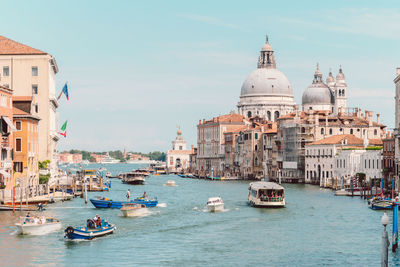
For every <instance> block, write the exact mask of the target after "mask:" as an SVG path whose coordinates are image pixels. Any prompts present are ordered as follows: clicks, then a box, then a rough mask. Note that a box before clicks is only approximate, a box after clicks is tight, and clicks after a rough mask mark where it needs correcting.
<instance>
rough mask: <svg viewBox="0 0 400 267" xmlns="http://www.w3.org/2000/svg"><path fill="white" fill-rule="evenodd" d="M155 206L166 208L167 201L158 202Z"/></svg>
mask: <svg viewBox="0 0 400 267" xmlns="http://www.w3.org/2000/svg"><path fill="white" fill-rule="evenodd" d="M156 207H157V208H166V207H167V203H158V204H157V206H156Z"/></svg>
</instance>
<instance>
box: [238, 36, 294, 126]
mask: <svg viewBox="0 0 400 267" xmlns="http://www.w3.org/2000/svg"><path fill="white" fill-rule="evenodd" d="M237 107H238V111H239V113H240V114H242V115H243V116H244V117H246V118H251V117H254V116H259V117H262V118H264V119H266V120H267V121H276V120H277V119H278V118H279V117H280V116H282V115H286V114H288V113H290V112H293V111H294V110H295V107H296V103H295V102H294V96H293V89H292V85H291V84H290V82H289V80H288V78H287V77H286V76H285V74H283V73H282V72H281V71H279V70H278V69H277V68H276V60H275V54H274V50H273V49H272V46H271V45H270V44H269V42H268V37H267V39H266V42H265V44H264V46H263V47H262V48H261V51H260V56H259V58H258V63H257V69H256V70H254V71H253V72H252V73H250V74H249V76H248V77H247V78H246V80H245V81H244V83H243V85H242V89H241V93H240V101H239V103H238V104H237Z"/></svg>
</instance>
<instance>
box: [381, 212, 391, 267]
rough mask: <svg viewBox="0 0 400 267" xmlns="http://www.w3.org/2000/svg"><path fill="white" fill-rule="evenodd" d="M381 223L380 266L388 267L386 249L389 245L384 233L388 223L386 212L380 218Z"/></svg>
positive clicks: (386, 234) (386, 235)
mask: <svg viewBox="0 0 400 267" xmlns="http://www.w3.org/2000/svg"><path fill="white" fill-rule="evenodd" d="M381 223H382V225H383V227H384V228H383V232H382V253H381V266H382V267H388V247H389V245H390V243H389V238H388V233H387V231H386V225H388V223H389V217H388V216H387V215H386V212H385V213H384V214H383V216H382V218H381Z"/></svg>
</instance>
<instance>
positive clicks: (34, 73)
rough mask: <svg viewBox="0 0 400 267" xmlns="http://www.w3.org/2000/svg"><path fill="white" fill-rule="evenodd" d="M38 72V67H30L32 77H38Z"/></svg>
mask: <svg viewBox="0 0 400 267" xmlns="http://www.w3.org/2000/svg"><path fill="white" fill-rule="evenodd" d="M38 74H39V71H38V67H36V66H35V67H32V76H38Z"/></svg>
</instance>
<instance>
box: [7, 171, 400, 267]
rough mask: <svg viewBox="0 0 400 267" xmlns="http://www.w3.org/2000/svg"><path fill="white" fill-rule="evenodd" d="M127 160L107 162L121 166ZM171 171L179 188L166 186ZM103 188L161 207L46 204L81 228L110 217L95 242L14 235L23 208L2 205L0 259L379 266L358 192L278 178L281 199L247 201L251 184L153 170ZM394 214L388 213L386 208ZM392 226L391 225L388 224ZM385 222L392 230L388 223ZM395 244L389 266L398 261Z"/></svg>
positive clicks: (372, 216) (374, 221)
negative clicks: (109, 230)
mask: <svg viewBox="0 0 400 267" xmlns="http://www.w3.org/2000/svg"><path fill="white" fill-rule="evenodd" d="M132 166H133V165H128V164H117V165H107V166H106V167H107V168H108V169H109V170H111V171H113V172H115V173H118V172H119V171H120V170H122V171H126V170H131V169H132V168H133V167H132ZM168 179H173V180H175V181H176V183H177V186H176V187H168V186H164V183H165V182H166V181H167V180H168ZM111 181H112V188H111V191H110V192H102V193H89V197H92V196H95V195H104V196H107V197H111V198H112V199H115V200H117V199H124V198H125V192H126V190H127V189H128V188H130V190H131V192H132V195H133V196H138V195H141V194H142V193H143V192H144V191H146V192H147V193H148V194H149V195H150V196H157V197H158V199H159V202H160V203H161V204H160V207H156V208H152V209H150V211H151V212H150V213H149V214H148V215H147V216H144V217H141V218H124V217H121V212H120V211H119V210H98V209H95V208H94V207H93V206H92V204H91V203H90V202H89V203H88V204H87V205H85V203H84V200H83V199H81V198H77V199H74V200H72V201H67V202H63V203H62V202H59V203H56V204H53V205H49V206H48V208H47V210H46V211H45V213H46V214H47V215H52V216H55V217H57V218H59V219H60V220H61V221H62V223H63V229H64V228H66V227H67V226H69V225H73V226H78V225H82V224H84V223H85V222H86V219H87V218H90V217H93V216H94V215H95V214H96V213H97V214H99V215H100V216H101V217H103V218H106V219H108V221H110V222H112V223H114V224H116V225H117V231H116V232H115V234H113V235H109V236H107V237H103V238H99V239H97V240H93V241H81V242H66V241H64V239H63V231H60V232H56V233H52V234H50V235H46V236H18V235H16V234H15V233H16V232H15V231H16V229H15V227H14V226H13V224H14V222H16V221H17V220H18V218H19V216H21V215H24V214H25V213H23V214H21V213H18V212H17V213H16V214H15V215H13V214H12V213H9V212H2V213H0V265H5V266H25V265H40V266H84V265H85V266H87V265H89V266H115V265H124V266H139V265H141V266H205V265H208V266H289V265H290V266H317V265H318V266H320V265H334V266H348V265H355V266H378V265H379V264H380V252H381V233H382V229H383V227H382V225H381V223H380V217H381V216H382V214H383V213H382V212H376V211H372V210H370V209H368V207H367V204H366V202H365V201H363V200H361V199H360V198H356V197H354V198H351V197H335V196H334V195H333V193H332V191H330V190H325V189H320V188H318V187H316V186H310V185H291V184H285V185H284V186H285V188H286V199H287V207H286V208H284V209H256V208H252V207H249V206H248V205H247V203H246V198H247V189H248V182H245V181H234V182H228V181H223V182H219V181H206V180H197V179H187V178H179V177H178V176H175V175H169V176H151V177H149V178H148V179H147V181H146V184H145V185H142V186H132V185H125V184H122V183H121V182H120V180H118V179H112V180H111ZM211 196H221V197H222V198H223V200H224V202H225V208H226V211H225V212H222V213H216V214H212V213H208V212H205V210H204V204H205V203H206V201H207V198H208V197H211ZM389 216H391V213H389ZM389 226H390V225H389ZM388 228H389V230H390V231H389V234H390V232H391V228H390V227H388ZM399 254H400V252H398V253H395V254H392V253H391V252H390V253H389V264H391V265H394V264H400V256H399Z"/></svg>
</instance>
